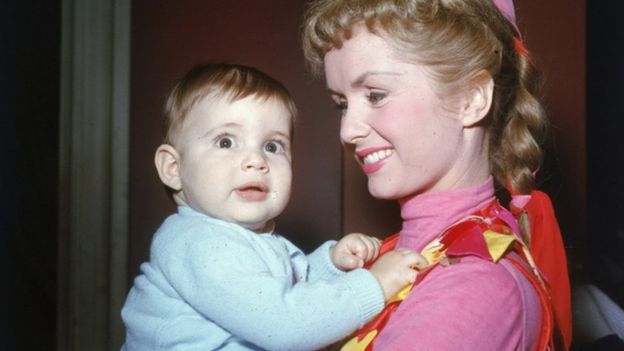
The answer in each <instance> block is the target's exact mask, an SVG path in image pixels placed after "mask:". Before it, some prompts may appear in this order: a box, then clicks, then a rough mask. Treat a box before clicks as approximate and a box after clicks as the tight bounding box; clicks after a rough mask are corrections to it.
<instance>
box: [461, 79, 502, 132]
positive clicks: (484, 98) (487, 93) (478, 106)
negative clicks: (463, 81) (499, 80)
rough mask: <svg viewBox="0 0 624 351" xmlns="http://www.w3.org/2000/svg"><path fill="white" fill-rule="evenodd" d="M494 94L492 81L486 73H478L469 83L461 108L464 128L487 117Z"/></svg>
mask: <svg viewBox="0 0 624 351" xmlns="http://www.w3.org/2000/svg"><path fill="white" fill-rule="evenodd" d="M493 94H494V80H493V79H492V76H491V75H490V73H488V72H487V71H485V70H483V71H480V72H478V73H477V74H476V75H475V76H474V77H473V78H472V79H471V82H470V88H469V89H468V91H467V92H466V95H465V100H464V103H463V106H462V110H461V113H462V120H463V125H464V127H472V126H474V125H475V124H477V123H479V122H480V121H481V120H483V118H485V116H487V114H488V112H489V111H490V107H491V106H492V95H493Z"/></svg>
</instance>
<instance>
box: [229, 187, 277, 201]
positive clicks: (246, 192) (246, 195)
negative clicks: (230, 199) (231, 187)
mask: <svg viewBox="0 0 624 351" xmlns="http://www.w3.org/2000/svg"><path fill="white" fill-rule="evenodd" d="M268 191H269V189H268V187H267V186H266V185H265V184H263V183H248V184H245V185H242V186H240V187H238V188H236V190H235V192H236V194H237V195H238V196H240V197H241V198H243V199H244V200H247V201H261V200H264V199H265V198H266V196H267V194H268Z"/></svg>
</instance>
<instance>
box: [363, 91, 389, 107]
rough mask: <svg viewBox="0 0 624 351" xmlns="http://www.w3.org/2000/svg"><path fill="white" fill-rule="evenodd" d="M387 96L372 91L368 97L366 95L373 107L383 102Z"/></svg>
mask: <svg viewBox="0 0 624 351" xmlns="http://www.w3.org/2000/svg"><path fill="white" fill-rule="evenodd" d="M387 96H388V94H387V93H384V92H381V91H371V92H369V93H368V95H366V98H367V99H368V102H370V103H371V105H377V104H379V103H380V102H382V101H383V99H385V98H386V97H387Z"/></svg>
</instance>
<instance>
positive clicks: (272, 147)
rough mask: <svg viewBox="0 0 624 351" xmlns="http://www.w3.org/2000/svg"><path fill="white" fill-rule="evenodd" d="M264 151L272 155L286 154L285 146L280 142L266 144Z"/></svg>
mask: <svg viewBox="0 0 624 351" xmlns="http://www.w3.org/2000/svg"><path fill="white" fill-rule="evenodd" d="M264 151H266V152H270V153H272V154H280V153H282V152H284V145H283V144H282V143H281V142H279V141H275V140H271V141H268V142H267V143H266V144H264Z"/></svg>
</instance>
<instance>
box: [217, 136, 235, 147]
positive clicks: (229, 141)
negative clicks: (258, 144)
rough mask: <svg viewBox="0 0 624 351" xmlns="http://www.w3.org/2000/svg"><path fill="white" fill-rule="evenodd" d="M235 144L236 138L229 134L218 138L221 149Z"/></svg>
mask: <svg viewBox="0 0 624 351" xmlns="http://www.w3.org/2000/svg"><path fill="white" fill-rule="evenodd" d="M234 145H235V141H234V138H232V137H231V136H229V135H222V136H219V137H218V138H217V146H218V147H219V148H220V149H230V148H232V147H234Z"/></svg>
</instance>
